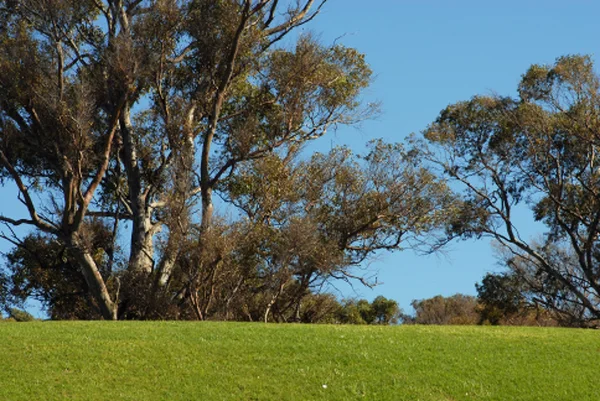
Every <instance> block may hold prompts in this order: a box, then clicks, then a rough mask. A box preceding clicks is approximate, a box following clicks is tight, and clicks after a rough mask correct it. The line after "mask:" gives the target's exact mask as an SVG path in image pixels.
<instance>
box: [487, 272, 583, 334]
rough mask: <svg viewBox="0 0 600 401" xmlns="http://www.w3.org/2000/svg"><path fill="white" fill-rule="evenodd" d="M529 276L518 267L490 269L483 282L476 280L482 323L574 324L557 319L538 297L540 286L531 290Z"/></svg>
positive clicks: (518, 324)
mask: <svg viewBox="0 0 600 401" xmlns="http://www.w3.org/2000/svg"><path fill="white" fill-rule="evenodd" d="M529 280H530V279H529V278H525V277H523V276H520V275H519V274H518V273H517V272H515V271H509V272H506V273H500V274H493V273H488V274H486V276H485V277H484V278H483V280H482V282H481V284H475V287H476V289H477V300H478V302H479V308H478V311H479V314H480V323H481V324H492V325H514V326H533V325H535V326H557V325H559V324H562V325H567V326H569V325H571V324H572V322H569V321H557V319H556V318H555V317H554V316H553V315H552V313H551V312H552V311H551V310H550V309H549V308H547V307H545V305H546V303H545V302H540V300H539V298H538V297H539V293H540V291H539V290H536V291H535V292H533V291H532V290H531V286H530V284H528V282H529Z"/></svg>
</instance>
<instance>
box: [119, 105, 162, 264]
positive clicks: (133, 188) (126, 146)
mask: <svg viewBox="0 0 600 401" xmlns="http://www.w3.org/2000/svg"><path fill="white" fill-rule="evenodd" d="M119 122H120V127H121V136H122V139H123V153H124V157H123V165H124V167H125V171H126V173H127V184H128V186H129V202H130V204H131V211H132V214H133V216H132V230H131V250H130V254H129V269H130V270H131V271H133V272H144V273H148V274H149V273H151V272H152V266H153V254H154V252H153V251H154V244H153V241H152V225H151V223H150V216H149V208H148V207H147V205H146V194H144V193H143V191H142V178H141V172H140V166H139V164H138V163H139V162H138V156H137V151H136V145H135V143H134V140H133V135H132V129H133V128H132V126H131V115H130V110H129V107H128V106H127V107H125V108H124V110H123V113H122V115H121V119H120V121H119Z"/></svg>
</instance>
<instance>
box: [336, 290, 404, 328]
mask: <svg viewBox="0 0 600 401" xmlns="http://www.w3.org/2000/svg"><path fill="white" fill-rule="evenodd" d="M401 315H402V310H401V309H400V307H399V306H398V303H397V302H396V301H394V300H392V299H387V298H385V297H384V296H381V295H380V296H378V297H376V298H375V299H374V300H373V302H369V301H367V300H366V299H359V300H355V299H349V300H345V301H343V302H342V305H341V308H340V309H339V310H338V315H337V322H339V323H342V324H381V325H390V324H397V323H398V322H399V320H400V317H401Z"/></svg>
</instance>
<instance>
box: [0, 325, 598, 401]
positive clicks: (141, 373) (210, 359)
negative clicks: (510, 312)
mask: <svg viewBox="0 0 600 401" xmlns="http://www.w3.org/2000/svg"><path fill="white" fill-rule="evenodd" d="M598 367H600V332H598V331H592V330H587V331H586V330H573V329H542V328H510V327H431V326H401V327H360V326H316V325H311V326H309V325H264V324H249V323H195V322H37V323H4V324H0V400H27V401H30V400H111V401H117V400H359V399H365V400H544V401H546V400H598V399H600V389H599V388H598Z"/></svg>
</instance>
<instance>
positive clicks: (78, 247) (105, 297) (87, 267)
mask: <svg viewBox="0 0 600 401" xmlns="http://www.w3.org/2000/svg"><path fill="white" fill-rule="evenodd" d="M67 246H68V248H69V250H70V251H71V253H72V254H73V256H74V257H75V259H76V260H77V262H78V263H79V266H80V267H81V272H82V273H83V277H84V278H85V282H86V283H87V285H88V287H89V289H90V292H91V293H92V296H93V297H94V299H96V302H98V306H99V307H100V312H101V313H102V317H103V318H104V319H106V320H117V305H116V304H115V303H114V302H113V301H112V300H111V297H110V294H109V293H108V289H107V288H106V284H105V283H104V279H103V278H102V275H101V274H100V271H99V270H98V266H97V265H96V262H95V261H94V259H93V258H92V255H90V253H89V251H88V250H87V249H85V247H84V246H83V244H82V243H81V240H80V239H79V236H78V234H72V235H71V236H70V237H68V238H67Z"/></svg>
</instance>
